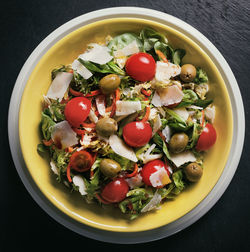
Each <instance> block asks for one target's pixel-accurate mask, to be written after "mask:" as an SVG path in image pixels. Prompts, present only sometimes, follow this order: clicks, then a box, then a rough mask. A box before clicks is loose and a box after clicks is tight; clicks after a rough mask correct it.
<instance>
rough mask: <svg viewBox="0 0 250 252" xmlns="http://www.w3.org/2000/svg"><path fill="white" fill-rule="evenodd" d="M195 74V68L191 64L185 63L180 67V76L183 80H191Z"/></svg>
mask: <svg viewBox="0 0 250 252" xmlns="http://www.w3.org/2000/svg"><path fill="white" fill-rule="evenodd" d="M195 76H196V68H195V66H194V65H192V64H185V65H183V66H182V67H181V74H180V78H181V79H182V80H183V81H184V82H190V81H193V80H194V78H195Z"/></svg>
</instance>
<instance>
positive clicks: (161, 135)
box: [157, 130, 166, 141]
mask: <svg viewBox="0 0 250 252" xmlns="http://www.w3.org/2000/svg"><path fill="white" fill-rule="evenodd" d="M157 133H158V135H159V136H160V137H161V139H162V140H163V141H166V137H165V136H164V135H163V134H162V132H161V131H160V130H158V131H157Z"/></svg>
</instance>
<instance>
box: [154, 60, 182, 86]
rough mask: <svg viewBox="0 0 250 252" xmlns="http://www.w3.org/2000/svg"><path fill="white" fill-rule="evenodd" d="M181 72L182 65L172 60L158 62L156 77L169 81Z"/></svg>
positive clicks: (162, 80)
mask: <svg viewBox="0 0 250 252" xmlns="http://www.w3.org/2000/svg"><path fill="white" fill-rule="evenodd" d="M180 73H181V67H180V66H178V65H175V64H172V63H170V62H161V61H157V62H156V73H155V79H156V81H159V82H169V80H170V78H171V77H175V76H176V75H179V74H180Z"/></svg>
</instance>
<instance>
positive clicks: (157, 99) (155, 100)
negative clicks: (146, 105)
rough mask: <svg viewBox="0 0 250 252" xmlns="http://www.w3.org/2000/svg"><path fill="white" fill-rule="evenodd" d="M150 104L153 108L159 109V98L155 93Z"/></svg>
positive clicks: (160, 103)
mask: <svg viewBox="0 0 250 252" xmlns="http://www.w3.org/2000/svg"><path fill="white" fill-rule="evenodd" d="M151 103H152V104H153V105H154V106H155V107H161V106H162V102H161V98H160V96H159V94H158V93H157V92H156V91H155V92H154V95H153V97H152V101H151Z"/></svg>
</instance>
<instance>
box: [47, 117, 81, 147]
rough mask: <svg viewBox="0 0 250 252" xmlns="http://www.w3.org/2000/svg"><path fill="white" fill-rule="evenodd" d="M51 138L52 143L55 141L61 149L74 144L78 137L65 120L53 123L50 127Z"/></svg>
mask: <svg viewBox="0 0 250 252" xmlns="http://www.w3.org/2000/svg"><path fill="white" fill-rule="evenodd" d="M51 138H52V140H53V142H54V143H57V144H58V145H59V146H60V147H61V148H62V149H65V148H67V147H70V146H73V145H76V144H77V143H78V138H77V137H76V133H75V131H74V130H72V128H71V126H70V125H69V123H68V122H67V121H62V122H59V123H57V124H55V125H54V126H53V128H52V133H51Z"/></svg>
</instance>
